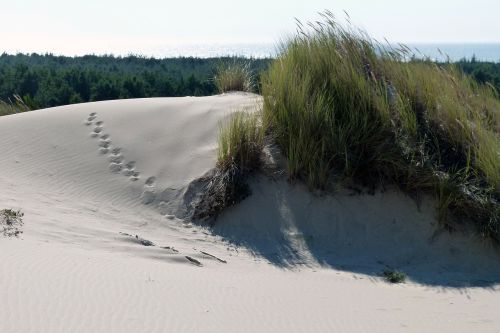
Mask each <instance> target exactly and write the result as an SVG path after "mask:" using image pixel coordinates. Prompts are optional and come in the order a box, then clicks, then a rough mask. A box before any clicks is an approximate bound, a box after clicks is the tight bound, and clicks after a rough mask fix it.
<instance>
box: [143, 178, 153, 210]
mask: <svg viewBox="0 0 500 333" xmlns="http://www.w3.org/2000/svg"><path fill="white" fill-rule="evenodd" d="M155 183H156V178H155V177H149V178H148V179H146V183H145V185H144V191H143V192H142V196H141V199H142V203H143V204H145V205H147V204H150V203H152V202H153V201H155V199H156V185H155Z"/></svg>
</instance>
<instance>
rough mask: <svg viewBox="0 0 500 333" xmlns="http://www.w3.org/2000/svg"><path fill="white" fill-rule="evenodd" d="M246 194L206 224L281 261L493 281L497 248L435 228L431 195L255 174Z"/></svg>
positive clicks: (482, 283)
mask: <svg viewBox="0 0 500 333" xmlns="http://www.w3.org/2000/svg"><path fill="white" fill-rule="evenodd" d="M252 191H253V194H252V196H251V197H249V198H247V199H246V200H245V201H243V202H242V203H240V204H239V205H238V206H236V207H234V208H232V209H229V210H228V211H227V212H225V213H224V214H223V215H222V216H221V217H219V219H218V220H217V223H216V224H215V226H214V227H213V229H212V232H213V233H214V234H216V235H219V236H222V237H224V238H225V239H226V240H228V241H230V242H232V243H234V244H236V245H238V246H244V247H246V248H248V249H249V250H250V251H252V252H253V253H255V254H256V255H258V256H261V257H263V258H265V259H267V260H268V261H270V262H271V263H272V264H274V265H277V266H279V267H283V268H297V267H299V268H300V267H304V266H305V267H318V266H322V267H332V268H335V269H339V270H343V271H350V272H356V273H362V274H367V275H371V276H379V275H380V273H381V272H382V271H383V270H385V269H388V268H390V269H398V270H401V271H403V272H404V273H406V274H407V276H408V277H409V279H411V280H412V281H414V282H417V283H421V284H426V285H432V286H442V287H444V288H446V287H450V288H465V287H490V288H494V287H495V285H497V284H498V283H500V250H499V249H498V247H496V246H494V245H492V244H488V243H487V242H486V241H484V240H483V241H481V239H480V238H479V237H477V236H473V235H472V234H471V233H469V234H468V235H467V234H466V233H461V232H455V233H453V234H450V233H448V232H445V231H441V232H439V230H440V228H439V227H438V225H437V223H436V219H435V216H434V215H435V209H434V206H433V204H432V200H430V199H426V200H424V201H423V202H422V204H421V205H420V207H417V204H416V203H415V201H414V200H412V199H411V198H409V197H407V196H405V195H404V194H402V193H400V192H398V191H387V192H385V193H377V194H375V195H355V196H351V195H349V194H348V193H343V194H337V195H334V196H324V197H317V196H314V195H312V194H310V193H309V192H308V191H307V190H306V189H304V188H303V187H302V186H299V185H296V186H292V185H289V184H288V183H286V182H285V181H276V182H274V181H270V180H268V179H267V178H264V177H259V178H257V179H255V180H254V181H253V182H252Z"/></svg>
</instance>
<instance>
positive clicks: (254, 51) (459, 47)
mask: <svg viewBox="0 0 500 333" xmlns="http://www.w3.org/2000/svg"><path fill="white" fill-rule="evenodd" d="M407 46H408V47H410V48H411V49H412V50H413V53H414V54H415V56H416V57H429V58H431V59H433V60H439V61H444V60H446V59H447V58H448V57H449V59H450V60H451V61H458V60H460V59H463V58H466V59H471V58H472V57H475V58H476V59H477V60H481V61H493V62H500V43H491V44H423V43H421V44H407ZM147 53H150V54H152V55H154V56H156V57H161V58H164V57H179V56H183V57H199V58H209V57H220V56H235V55H237V56H245V57H254V58H268V57H275V56H276V55H277V47H276V45H275V44H271V43H261V44H259V43H240V44H186V45H170V46H164V47H158V48H156V49H154V50H149V52H147Z"/></svg>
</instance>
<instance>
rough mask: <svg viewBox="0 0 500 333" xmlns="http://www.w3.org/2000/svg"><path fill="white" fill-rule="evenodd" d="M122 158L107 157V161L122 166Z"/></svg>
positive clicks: (118, 156) (116, 156)
mask: <svg viewBox="0 0 500 333" xmlns="http://www.w3.org/2000/svg"><path fill="white" fill-rule="evenodd" d="M123 159H124V158H123V156H122V155H111V156H110V157H109V161H110V162H112V163H120V164H122V163H123Z"/></svg>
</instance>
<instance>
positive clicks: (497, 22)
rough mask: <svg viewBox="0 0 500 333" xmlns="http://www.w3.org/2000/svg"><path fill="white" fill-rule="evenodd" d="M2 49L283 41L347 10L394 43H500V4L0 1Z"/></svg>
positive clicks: (447, 0)
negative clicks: (304, 24) (305, 24)
mask: <svg viewBox="0 0 500 333" xmlns="http://www.w3.org/2000/svg"><path fill="white" fill-rule="evenodd" d="M0 8H1V11H2V15H1V19H0V52H2V51H7V52H9V53H12V52H17V51H21V52H34V51H35V52H53V53H57V54H61V53H62V54H83V53H106V52H107V53H128V52H132V51H134V52H138V51H140V50H145V51H144V52H145V53H147V51H146V50H151V49H154V48H155V47H158V46H161V45H165V44H178V43H184V44H192V43H260V42H270V43H272V42H276V41H277V40H278V39H279V38H280V37H283V36H284V35H286V34H287V33H288V34H289V33H293V32H294V31H295V22H294V18H298V19H301V20H302V21H307V20H311V19H317V18H318V16H317V14H316V13H317V12H318V11H322V10H323V9H330V10H331V11H332V12H334V13H335V14H336V15H337V16H338V17H344V14H343V10H345V11H347V12H348V13H349V15H350V16H351V18H352V21H353V22H354V23H355V24H356V25H359V26H361V27H363V28H364V29H366V30H367V31H368V32H369V33H370V34H371V35H372V36H374V37H376V38H378V39H381V38H383V37H386V38H387V39H388V40H390V41H394V42H405V43H413V42H440V43H442V42H459V43H460V42H500V0H475V1H470V0H467V1H466V0H417V1H415V0H412V1H404V0H385V1H377V0H365V1H361V0H329V1H326V0H301V1H296V0H291V1H273V0H246V1H234V0H233V1H230V0H205V1H191V0H181V1H165V0H134V1H130V0H86V1H71V0H14V1H13V0H8V1H6V0H0Z"/></svg>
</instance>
